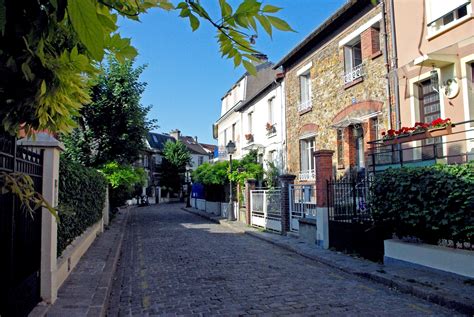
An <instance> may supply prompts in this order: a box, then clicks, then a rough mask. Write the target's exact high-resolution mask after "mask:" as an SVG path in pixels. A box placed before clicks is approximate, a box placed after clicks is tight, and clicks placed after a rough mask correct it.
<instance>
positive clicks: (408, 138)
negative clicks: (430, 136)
mask: <svg viewBox="0 0 474 317" xmlns="http://www.w3.org/2000/svg"><path fill="white" fill-rule="evenodd" d="M426 138H427V136H426V131H422V132H418V133H413V134H408V135H400V136H398V137H396V138H393V139H387V140H384V141H383V144H386V145H392V144H398V143H405V142H412V141H419V140H423V139H426Z"/></svg>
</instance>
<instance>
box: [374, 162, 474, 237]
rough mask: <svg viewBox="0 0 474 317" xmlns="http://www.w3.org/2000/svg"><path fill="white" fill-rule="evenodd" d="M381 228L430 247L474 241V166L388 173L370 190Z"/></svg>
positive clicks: (376, 181)
mask: <svg viewBox="0 0 474 317" xmlns="http://www.w3.org/2000/svg"><path fill="white" fill-rule="evenodd" d="M371 192H372V195H371V201H370V204H371V210H372V212H373V216H374V219H375V222H376V224H377V225H380V226H384V227H386V228H387V230H390V231H391V232H394V233H396V234H397V235H398V236H399V237H406V236H413V237H417V238H419V239H421V240H423V241H425V242H427V243H437V242H438V241H439V240H440V239H451V240H454V241H461V242H471V243H473V242H474V163H473V162H471V163H469V164H462V165H435V166H431V167H423V168H401V169H388V170H386V171H384V172H382V173H380V174H378V175H377V177H376V178H375V180H374V183H373V185H372V186H371Z"/></svg>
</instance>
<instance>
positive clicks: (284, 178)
mask: <svg viewBox="0 0 474 317" xmlns="http://www.w3.org/2000/svg"><path fill="white" fill-rule="evenodd" d="M279 178H280V187H281V196H280V210H281V234H282V235H286V233H287V232H288V231H290V191H289V185H290V184H293V183H294V182H295V178H296V176H295V175H291V174H284V175H281V176H280V177H279Z"/></svg>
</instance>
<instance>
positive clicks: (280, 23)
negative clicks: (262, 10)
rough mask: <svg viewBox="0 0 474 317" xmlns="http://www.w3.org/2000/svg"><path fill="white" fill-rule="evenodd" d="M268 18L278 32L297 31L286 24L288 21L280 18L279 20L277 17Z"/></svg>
mask: <svg viewBox="0 0 474 317" xmlns="http://www.w3.org/2000/svg"><path fill="white" fill-rule="evenodd" d="M267 18H268V20H269V21H270V23H271V24H272V25H273V26H274V27H275V28H277V29H278V30H281V31H293V32H294V31H295V30H293V29H292V28H291V26H290V25H289V24H288V23H286V21H284V20H282V19H280V18H277V17H273V16H269V15H267Z"/></svg>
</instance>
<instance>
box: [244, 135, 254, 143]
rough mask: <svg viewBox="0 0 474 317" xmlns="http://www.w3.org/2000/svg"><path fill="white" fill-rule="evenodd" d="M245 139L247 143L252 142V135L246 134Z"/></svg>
mask: <svg viewBox="0 0 474 317" xmlns="http://www.w3.org/2000/svg"><path fill="white" fill-rule="evenodd" d="M245 139H246V140H247V141H248V142H252V141H253V134H252V133H247V134H246V135H245Z"/></svg>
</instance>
